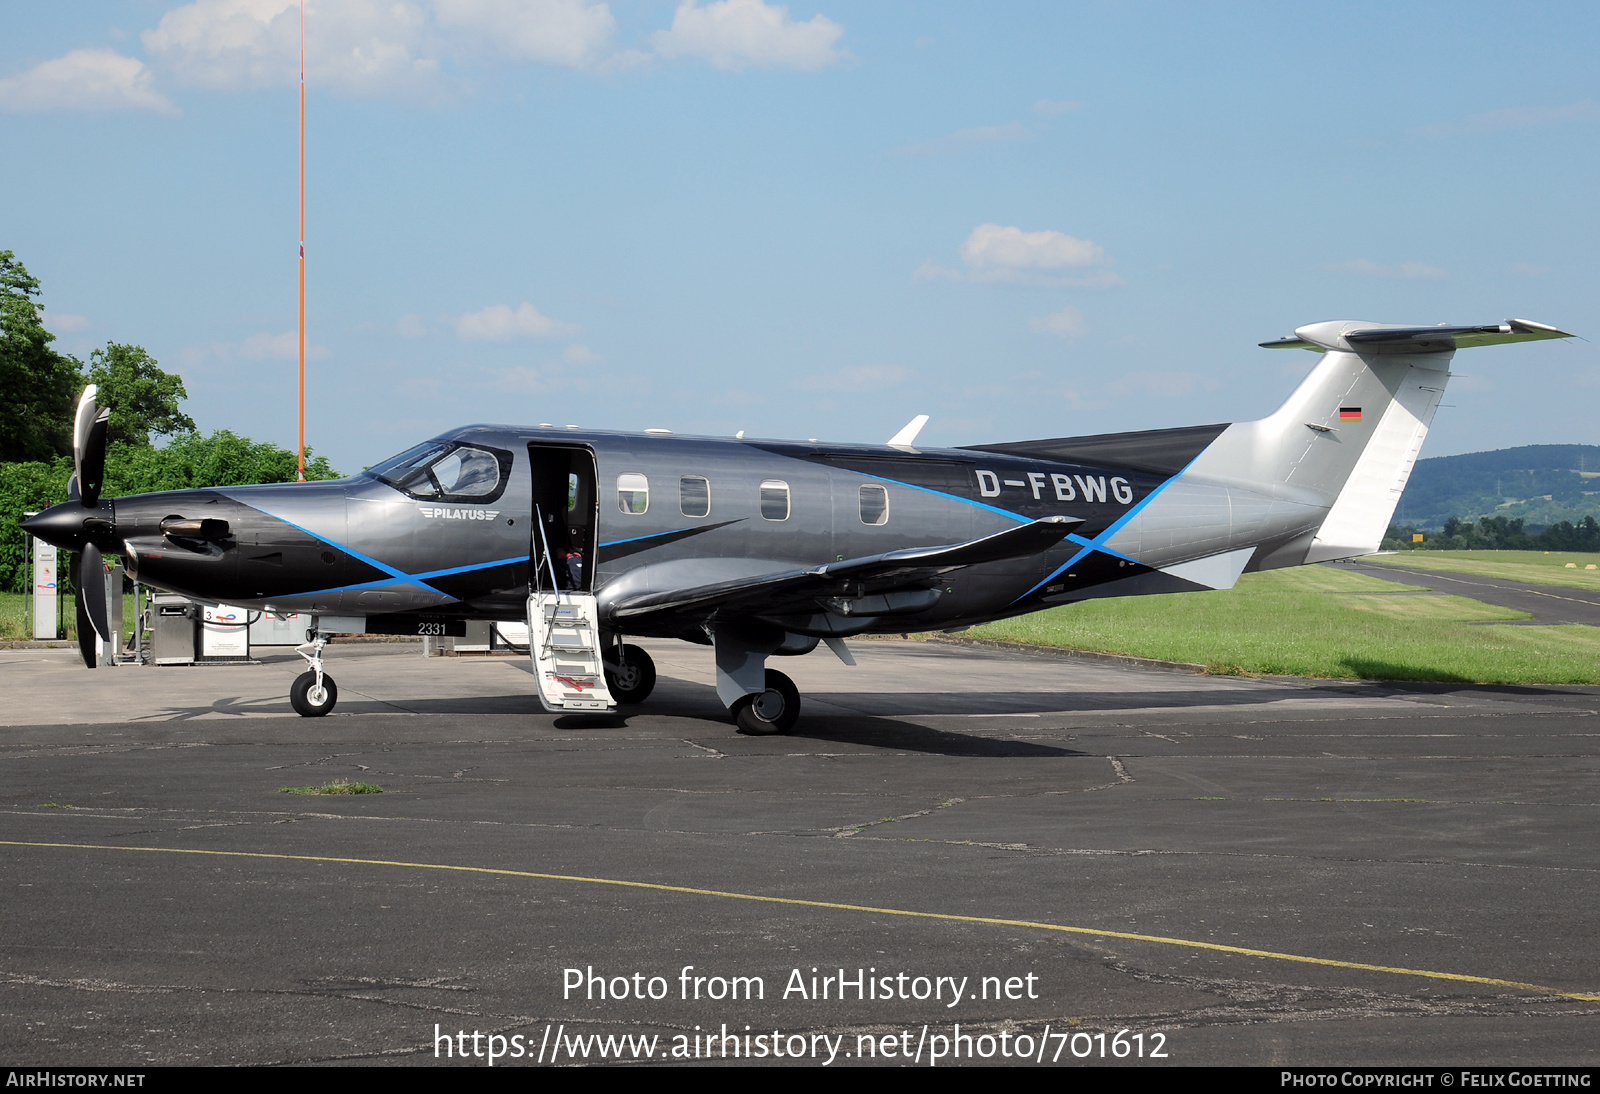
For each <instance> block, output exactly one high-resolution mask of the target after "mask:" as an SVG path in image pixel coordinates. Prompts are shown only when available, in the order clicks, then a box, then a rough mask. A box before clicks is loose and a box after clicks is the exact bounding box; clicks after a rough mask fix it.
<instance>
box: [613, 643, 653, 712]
mask: <svg viewBox="0 0 1600 1094" xmlns="http://www.w3.org/2000/svg"><path fill="white" fill-rule="evenodd" d="M613 657H614V658H615V660H613V659H612V658H613ZM603 663H604V664H605V667H606V687H607V688H609V689H610V690H611V697H612V698H613V699H615V700H616V701H617V702H619V703H627V704H630V705H631V704H633V703H642V702H644V701H645V700H646V699H648V698H649V697H650V693H651V692H652V691H653V690H655V686H656V663H655V662H654V661H652V660H651V659H650V655H649V654H648V653H645V652H644V650H642V649H640V648H639V647H638V646H629V645H622V644H619V645H618V646H617V647H616V650H615V652H614V653H613V655H612V657H607V658H605V660H604V662H603Z"/></svg>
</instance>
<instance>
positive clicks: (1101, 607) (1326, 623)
mask: <svg viewBox="0 0 1600 1094" xmlns="http://www.w3.org/2000/svg"><path fill="white" fill-rule="evenodd" d="M1463 553H1465V552H1463ZM1566 572H1567V573H1568V574H1570V573H1571V572H1572V571H1570V570H1568V571H1566ZM1410 588H1414V587H1413V586H1404V585H1402V586H1397V585H1395V584H1393V583H1392V582H1388V581H1380V580H1378V579H1377V578H1372V577H1365V576H1363V575H1361V574H1352V573H1346V572H1342V571H1339V570H1333V569H1330V568H1328V567H1326V566H1303V567H1297V568H1295V569H1289V570H1274V571H1271V572H1269V573H1264V574H1246V575H1245V576H1244V577H1243V578H1241V579H1240V581H1239V584H1238V585H1237V586H1236V587H1235V588H1233V589H1231V590H1228V591H1225V592H1224V591H1219V592H1200V593H1176V594H1172V595H1169V596H1137V597H1127V598H1124V599H1118V600H1091V601H1088V602H1085V603H1082V604H1075V605H1069V606H1066V607H1061V608H1052V609H1050V610H1049V611H1044V612H1037V613H1035V614H1033V615H1027V616H1023V617H1021V618H1019V619H1010V620H1005V621H1003V622H1000V623H990V624H986V625H985V626H982V627H974V628H973V629H972V630H971V631H970V632H969V633H970V634H972V635H973V636H974V637H979V638H994V639H1001V640H1005V641H1011V642H1027V643H1030V644H1034V645H1041V646H1061V647H1066V648H1070V649H1080V650H1096V651H1099V652H1103V653H1121V654H1130V655H1133V656H1135V657H1154V658H1157V659H1160V660H1163V661H1185V662H1189V663H1192V664H1201V665H1205V666H1206V667H1207V669H1208V671H1211V672H1214V673H1246V674H1254V673H1262V674H1283V675H1289V676H1319V677H1332V678H1336V679H1361V680H1442V681H1456V682H1463V683H1465V682H1473V683H1519V684H1531V683H1546V684H1597V683H1600V628H1597V627H1579V626H1563V627H1533V626H1520V627H1497V626H1482V625H1481V624H1482V623H1485V622H1488V621H1491V620H1511V619H1527V618H1529V616H1527V615H1526V614H1525V613H1521V612H1514V611H1511V610H1509V609H1506V608H1497V607H1494V606H1492V605H1488V604H1483V603H1479V602H1478V601H1475V600H1468V599H1466V598H1464V597H1456V596H1418V595H1415V594H1413V593H1407V592H1406V591H1405V590H1406V589H1410ZM1475 624H1480V625H1475Z"/></svg>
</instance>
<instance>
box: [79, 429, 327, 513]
mask: <svg viewBox="0 0 1600 1094" xmlns="http://www.w3.org/2000/svg"><path fill="white" fill-rule="evenodd" d="M295 465H296V460H295V454H294V453H293V452H290V451H289V450H288V449H285V448H279V447H278V446H277V445H275V444H273V443H272V442H270V441H252V440H251V439H250V438H249V437H241V436H239V435H238V434H237V433H231V432H229V431H228V430H226V429H219V430H217V431H216V432H214V433H212V434H211V435H210V436H209V437H202V436H201V435H200V434H198V433H184V434H180V435H178V436H176V437H174V438H172V440H170V441H168V442H167V443H166V444H165V445H162V446H161V447H160V448H150V447H148V446H144V447H141V446H136V445H127V444H117V445H113V446H112V447H111V448H110V449H109V450H108V452H107V453H106V496H107V497H122V496H123V495H125V494H149V493H153V492H155V491H157V490H195V489H199V488H202V487H207V486H241V485H245V484H248V483H265V482H293V481H294V478H295V470H296V466H295ZM338 477H339V472H337V471H335V470H334V469H333V468H332V467H330V466H329V465H328V460H327V457H326V456H316V457H313V456H312V454H311V449H309V448H307V449H306V478H307V479H336V478H338Z"/></svg>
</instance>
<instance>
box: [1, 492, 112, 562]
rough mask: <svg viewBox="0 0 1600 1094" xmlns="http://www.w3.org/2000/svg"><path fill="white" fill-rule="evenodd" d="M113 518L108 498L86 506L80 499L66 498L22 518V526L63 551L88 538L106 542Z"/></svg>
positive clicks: (78, 547) (80, 545) (77, 546)
mask: <svg viewBox="0 0 1600 1094" xmlns="http://www.w3.org/2000/svg"><path fill="white" fill-rule="evenodd" d="M114 520H115V514H113V512H112V510H111V503H110V502H101V503H100V505H99V506H97V507H96V508H93V509H86V508H84V506H83V505H82V504H81V503H79V502H76V501H68V502H62V503H61V504H60V505H52V506H51V507H50V508H48V509H46V510H45V511H44V512H42V513H40V514H38V515H37V516H32V517H29V518H28V519H27V520H25V521H23V522H22V528H23V530H24V531H26V532H27V533H28V534H30V535H34V536H38V537H39V538H40V539H42V540H44V541H45V542H46V543H53V544H55V545H56V546H57V547H59V548H61V549H62V550H64V551H81V550H83V545H84V544H85V543H88V542H89V541H90V540H94V541H95V542H96V543H97V544H99V543H108V542H109V541H110V540H111V538H112V536H113V533H114V532H115V525H114V523H113V522H114Z"/></svg>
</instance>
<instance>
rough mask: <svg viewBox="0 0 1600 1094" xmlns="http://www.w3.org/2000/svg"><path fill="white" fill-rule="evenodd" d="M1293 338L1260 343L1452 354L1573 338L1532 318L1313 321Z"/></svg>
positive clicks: (1264, 345)
mask: <svg viewBox="0 0 1600 1094" xmlns="http://www.w3.org/2000/svg"><path fill="white" fill-rule="evenodd" d="M1294 335H1295V336H1294V337H1293V338H1279V339H1277V340H1276V341H1273V342H1262V343H1260V345H1261V347H1262V348H1263V349H1308V350H1313V351H1315V352H1317V353H1323V352H1325V351H1327V350H1348V351H1351V352H1355V353H1360V352H1363V351H1367V352H1387V353H1450V352H1454V351H1455V350H1458V349H1467V348H1469V347H1472V346H1498V345H1502V344H1504V343H1506V342H1538V341H1542V340H1543V339H1546V338H1571V337H1573V336H1572V335H1571V334H1568V333H1567V332H1566V331H1564V330H1557V329H1556V328H1555V327H1551V326H1546V325H1545V324H1543V323H1535V322H1533V321H1532V320H1528V319H1507V320H1506V321H1505V322H1504V323H1492V324H1490V325H1488V326H1482V327H1452V326H1446V325H1443V324H1441V325H1440V326H1437V327H1406V326H1394V325H1389V324H1383V323H1352V322H1333V323H1312V324H1311V325H1309V326H1305V327H1300V328H1297V329H1296V330H1295V332H1294Z"/></svg>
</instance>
